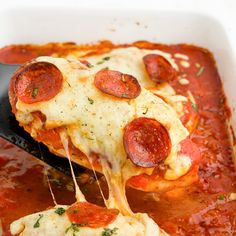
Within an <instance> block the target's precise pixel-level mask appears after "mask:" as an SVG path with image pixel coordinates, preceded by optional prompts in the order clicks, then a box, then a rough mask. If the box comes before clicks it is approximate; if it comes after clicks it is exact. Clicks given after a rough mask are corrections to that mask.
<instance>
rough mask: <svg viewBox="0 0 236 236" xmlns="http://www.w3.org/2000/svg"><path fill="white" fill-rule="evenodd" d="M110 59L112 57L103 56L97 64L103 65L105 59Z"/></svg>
mask: <svg viewBox="0 0 236 236" xmlns="http://www.w3.org/2000/svg"><path fill="white" fill-rule="evenodd" d="M110 59H111V57H104V58H102V60H101V61H98V62H97V65H101V64H103V63H104V62H105V61H109V60H110Z"/></svg>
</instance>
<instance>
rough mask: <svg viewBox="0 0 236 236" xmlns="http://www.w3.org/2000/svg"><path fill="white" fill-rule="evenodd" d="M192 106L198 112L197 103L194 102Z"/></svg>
mask: <svg viewBox="0 0 236 236" xmlns="http://www.w3.org/2000/svg"><path fill="white" fill-rule="evenodd" d="M192 108H193V110H194V111H195V112H198V107H197V104H196V103H193V102H192Z"/></svg>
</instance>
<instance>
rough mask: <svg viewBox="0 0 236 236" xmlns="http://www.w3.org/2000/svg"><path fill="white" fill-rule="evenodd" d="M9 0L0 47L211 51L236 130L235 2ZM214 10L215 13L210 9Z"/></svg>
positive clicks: (2, 14)
mask: <svg viewBox="0 0 236 236" xmlns="http://www.w3.org/2000/svg"><path fill="white" fill-rule="evenodd" d="M197 3H198V4H197V5H196V1H194V0H192V1H191V0H179V1H173V0H172V1H170V0H169V1H168V0H166V1H165V2H163V1H148V4H147V2H145V1H135V6H134V2H133V1H129V2H128V1H106V0H105V1H91V0H90V1H83V2H82V1H81V2H76V1H66V3H65V2H64V1H56V2H54V1H49V2H48V1H44V0H41V1H40V2H39V1H37V3H34V2H33V1H26V0H23V1H20V2H19V1H11V2H8V3H6V1H4V3H2V6H1V9H0V31H1V37H0V47H2V46H4V45H8V44H13V43H47V42H65V41H74V42H77V43H89V42H96V41H98V40H102V39H109V40H111V41H113V42H117V43H120V42H124V43H125V42H133V41H137V40H149V41H155V42H160V43H173V44H176V43H192V44H196V45H198V46H202V47H205V48H207V49H209V50H210V51H212V52H213V54H214V56H215V59H216V62H217V66H218V70H219V72H220V75H221V79H222V81H223V84H224V89H225V92H226V95H227V98H228V102H229V104H230V107H231V110H232V124H233V127H234V130H236V111H235V108H236V94H235V88H236V56H235V55H236V54H235V53H236V41H234V39H235V35H236V28H235V27H233V22H236V16H235V15H234V10H236V2H235V1H233V0H227V1H223V0H219V1H211V0H206V1H204V0H199V1H198V2H197ZM213 9H214V11H213Z"/></svg>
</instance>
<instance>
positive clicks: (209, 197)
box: [0, 41, 236, 236]
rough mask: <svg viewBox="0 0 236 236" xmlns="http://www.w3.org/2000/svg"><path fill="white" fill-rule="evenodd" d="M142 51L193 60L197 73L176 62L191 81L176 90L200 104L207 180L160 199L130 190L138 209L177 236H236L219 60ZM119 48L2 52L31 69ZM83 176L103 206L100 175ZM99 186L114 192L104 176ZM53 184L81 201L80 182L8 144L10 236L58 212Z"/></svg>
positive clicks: (234, 184) (194, 52)
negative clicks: (15, 228)
mask: <svg viewBox="0 0 236 236" xmlns="http://www.w3.org/2000/svg"><path fill="white" fill-rule="evenodd" d="M124 46H125V45H124ZM134 46H137V47H139V48H148V49H160V50H163V51H166V52H168V53H171V54H172V55H175V54H177V53H178V55H179V54H184V55H186V56H188V60H187V62H188V65H189V66H186V64H187V63H183V57H180V56H179V57H176V58H175V61H176V63H177V64H178V66H179V68H180V76H181V75H182V76H184V77H185V78H187V79H188V82H189V83H187V84H186V83H185V84H181V83H179V81H178V80H176V81H172V82H170V84H171V86H173V88H174V89H175V90H176V92H177V93H178V94H182V95H185V96H186V95H187V93H188V91H191V93H192V94H193V96H194V98H195V100H196V106H197V110H198V113H199V116H200V121H199V124H198V126H197V128H196V130H195V131H194V132H193V133H192V134H191V136H190V138H191V140H192V141H193V142H194V143H195V144H197V145H198V147H199V149H200V151H201V162H200V168H199V181H198V182H197V183H194V184H193V185H191V186H189V187H186V188H184V189H176V190H174V191H172V192H167V193H166V194H163V195H161V196H159V195H158V194H157V193H145V192H141V191H138V190H135V189H131V188H127V198H128V201H129V203H130V205H131V208H132V210H133V211H135V212H147V213H148V214H149V215H150V216H151V217H152V218H153V219H154V220H155V221H156V222H157V223H158V224H159V226H160V227H162V228H163V229H164V230H166V232H168V233H169V234H171V235H236V201H231V200H230V199H229V196H230V194H231V193H232V192H236V172H235V169H234V164H233V161H232V156H233V153H232V147H231V143H230V138H229V135H228V129H227V125H226V120H227V119H228V118H229V116H230V111H229V108H228V107H227V104H226V99H225V95H224V93H223V90H222V84H221V80H220V77H219V75H218V72H217V68H216V65H215V61H214V59H213V56H212V54H211V53H209V52H208V51H207V50H205V49H202V48H199V47H195V46H192V45H185V44H181V45H162V44H152V43H148V42H136V43H134ZM114 47H116V46H114V45H112V44H111V43H110V42H108V41H104V42H101V43H100V44H99V45H94V46H86V45H84V46H77V45H75V44H73V43H66V44H48V45H44V46H37V45H19V46H17V45H16V46H7V47H5V48H2V49H0V61H1V62H7V63H23V62H25V61H27V60H30V59H32V58H34V57H37V56H41V55H52V54H53V55H58V56H65V55H67V54H68V53H71V52H72V53H73V51H74V50H78V49H80V50H81V49H83V50H84V49H90V50H94V52H97V51H101V50H104V49H106V50H109V49H112V48H114ZM183 65H184V66H183ZM46 172H47V173H48V177H47V175H46V174H45V173H46ZM77 176H78V177H77V180H78V183H79V185H80V187H81V188H82V191H83V193H84V194H85V196H86V199H87V200H88V201H90V202H91V203H96V204H99V205H101V206H103V205H104V203H103V200H102V197H101V195H100V192H99V189H98V186H97V183H96V181H95V178H94V176H93V174H92V172H91V171H89V170H87V171H85V172H83V173H77ZM48 179H49V181H48ZM99 181H100V182H101V185H102V188H103V190H104V192H105V193H107V185H106V183H105V179H104V177H103V176H102V175H101V176H100V178H99ZM48 182H50V184H51V186H52V190H53V193H54V195H55V198H56V201H57V202H58V203H59V204H71V203H73V202H74V201H75V199H74V188H73V182H72V180H71V179H70V178H69V177H67V176H65V175H63V174H62V173H59V172H57V171H55V170H53V169H50V168H49V167H48V166H45V165H44V164H43V163H41V162H40V161H38V160H36V159H35V158H34V157H32V156H30V155H29V154H27V153H25V152H24V151H22V150H20V149H19V148H17V147H15V146H14V145H12V144H10V143H8V142H6V141H5V140H3V139H0V225H2V228H3V236H8V235H10V233H9V225H10V223H11V222H12V221H14V220H16V219H18V218H20V217H22V216H25V215H27V214H31V213H34V212H37V211H40V210H45V209H47V208H48V207H50V206H53V205H54V203H53V200H52V197H51V194H50V190H49V183H48Z"/></svg>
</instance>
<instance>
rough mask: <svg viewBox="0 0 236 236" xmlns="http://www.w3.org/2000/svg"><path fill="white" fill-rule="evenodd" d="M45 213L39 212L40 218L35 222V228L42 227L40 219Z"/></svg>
mask: <svg viewBox="0 0 236 236" xmlns="http://www.w3.org/2000/svg"><path fill="white" fill-rule="evenodd" d="M42 217H43V214H39V218H38V219H37V221H36V222H35V224H34V228H39V227H40V223H39V221H40V220H41V219H42Z"/></svg>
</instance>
